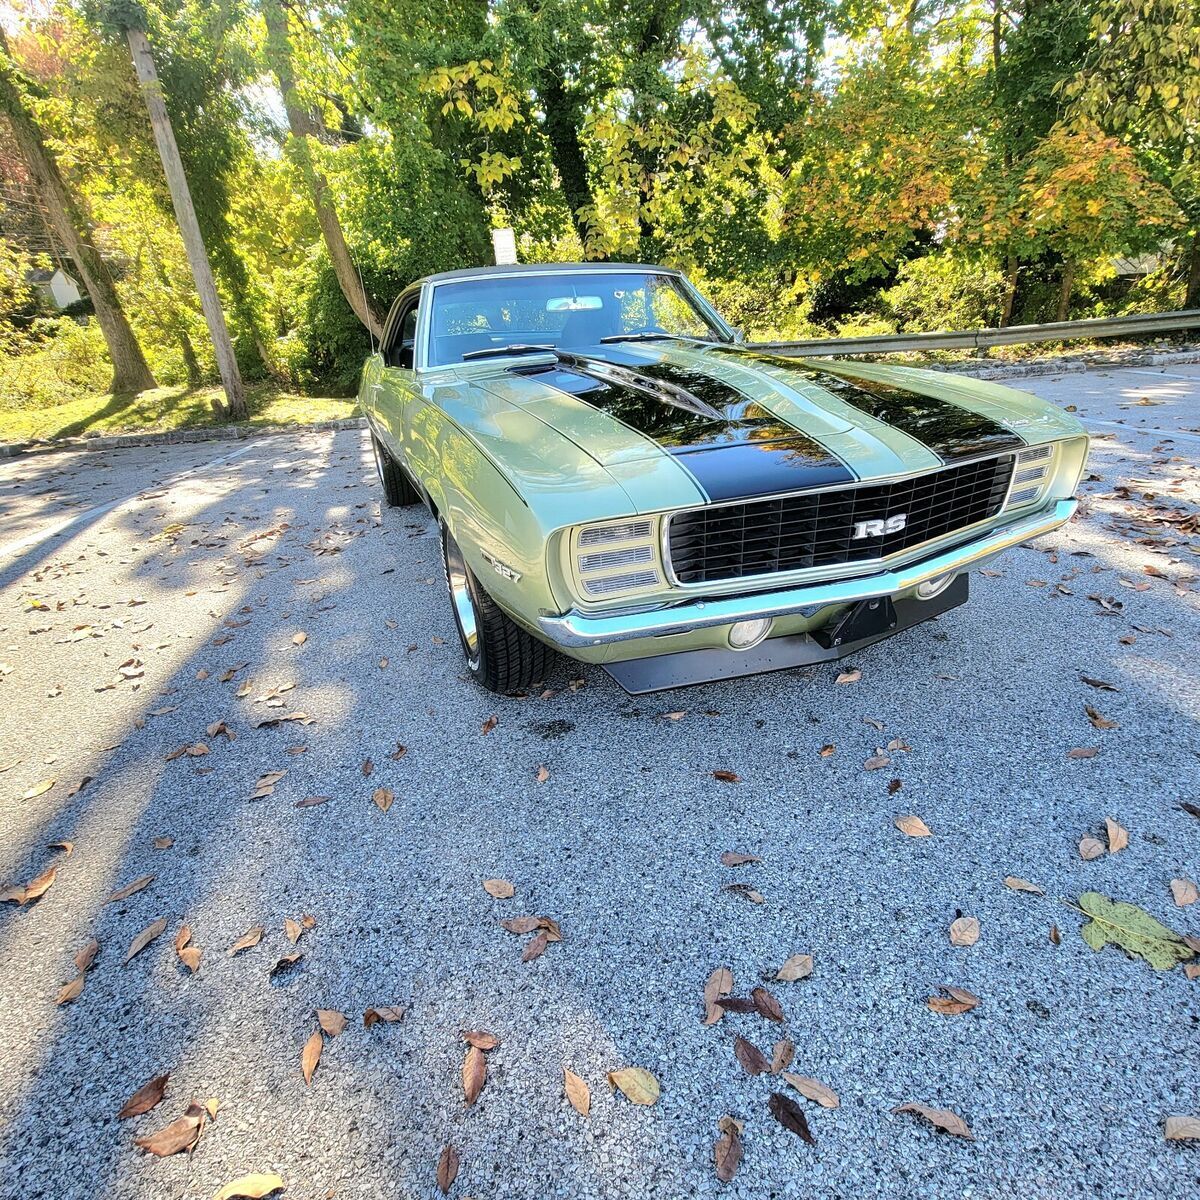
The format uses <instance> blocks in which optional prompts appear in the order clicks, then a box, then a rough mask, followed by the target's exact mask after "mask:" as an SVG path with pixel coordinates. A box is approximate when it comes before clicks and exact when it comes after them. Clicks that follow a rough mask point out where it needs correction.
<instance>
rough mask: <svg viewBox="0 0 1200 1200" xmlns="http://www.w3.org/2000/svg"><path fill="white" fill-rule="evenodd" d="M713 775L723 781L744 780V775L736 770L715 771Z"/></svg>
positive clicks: (737, 781)
mask: <svg viewBox="0 0 1200 1200" xmlns="http://www.w3.org/2000/svg"><path fill="white" fill-rule="evenodd" d="M712 777H713V778H714V779H718V780H720V781H721V782H722V783H741V781H742V777H741V776H740V775H739V774H738V773H737V772H736V771H714V772H713V773H712Z"/></svg>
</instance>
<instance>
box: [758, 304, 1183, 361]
mask: <svg viewBox="0 0 1200 1200" xmlns="http://www.w3.org/2000/svg"><path fill="white" fill-rule="evenodd" d="M1197 326H1200V309H1197V308H1189V309H1185V310H1183V311H1181V312H1169V313H1135V314H1133V315H1132V316H1128V317H1103V318H1100V319H1098V320H1089V321H1051V322H1050V323H1049V324H1046V325H1010V326H1008V328H1006V329H968V330H964V331H962V332H960V333H886V334H875V335H872V336H870V337H856V338H811V339H809V340H808V341H799V342H750V343H748V346H749V348H750V349H752V350H770V351H771V352H772V353H773V354H783V355H789V354H795V355H798V356H804V357H814V358H820V357H824V356H826V355H831V354H898V353H902V352H904V351H910V350H981V349H983V348H984V347H986V346H1016V345H1020V344H1022V343H1025V342H1067V341H1074V340H1075V339H1078V338H1106V337H1129V336H1133V337H1141V336H1143V335H1145V334H1148V333H1171V332H1174V331H1175V330H1179V329H1192V328H1195V327H1197Z"/></svg>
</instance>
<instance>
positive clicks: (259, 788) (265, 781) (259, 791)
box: [250, 769, 287, 800]
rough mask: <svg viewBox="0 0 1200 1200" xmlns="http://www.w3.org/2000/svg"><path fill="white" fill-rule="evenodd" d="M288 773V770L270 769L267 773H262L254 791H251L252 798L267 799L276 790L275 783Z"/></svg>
mask: <svg viewBox="0 0 1200 1200" xmlns="http://www.w3.org/2000/svg"><path fill="white" fill-rule="evenodd" d="M286 774H287V770H286V769H285V770H282V771H268V772H267V773H266V774H265V775H260V776H259V778H258V782H257V783H256V784H255V785H254V791H253V792H251V793H250V799H251V800H265V799H266V798H267V797H268V796H270V795H272V794H273V793H274V791H275V785H276V784H277V783H278V782H279V781H280V780H281V779H282V778H283V777H284V776H285V775H286Z"/></svg>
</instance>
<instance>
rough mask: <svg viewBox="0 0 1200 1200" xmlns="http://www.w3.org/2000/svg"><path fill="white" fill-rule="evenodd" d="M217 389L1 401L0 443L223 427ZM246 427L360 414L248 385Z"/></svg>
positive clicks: (351, 407) (322, 400)
mask: <svg viewBox="0 0 1200 1200" xmlns="http://www.w3.org/2000/svg"><path fill="white" fill-rule="evenodd" d="M214 395H216V396H220V397H221V398H222V399H224V393H223V392H222V391H221V389H220V388H219V387H201V388H192V389H188V388H179V387H174V388H171V387H165V388H155V389H154V390H153V391H149V392H142V393H141V394H140V395H137V396H129V395H115V394H113V393H111V392H110V393H106V394H102V395H97V396H85V397H84V398H83V399H80V400H69V401H68V402H67V403H65V404H56V405H54V406H53V407H52V408H9V407H7V406H6V405H5V404H4V401H3V399H0V441H8V442H29V441H35V440H41V441H53V440H54V439H56V438H66V437H80V436H82V435H85V434H102V433H159V432H165V431H168V430H172V429H204V428H209V427H214V426H218V425H221V424H223V422H221V421H219V420H217V417H216V415H215V414H214V413H213V410H212V397H213V396H214ZM246 405H247V407H248V408H249V409H250V419H249V421H247V422H245V424H247V425H311V424H312V423H313V422H314V421H329V420H337V419H339V418H342V417H352V416H355V415H356V414H357V413H358V405H357V403H356V402H355V401H354V399H352V398H351V399H344V398H338V397H334V396H302V395H300V394H299V393H297V392H289V391H287V390H285V389H283V388H281V387H279V385H278V384H274V383H256V384H249V385H247V387H246Z"/></svg>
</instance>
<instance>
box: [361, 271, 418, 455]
mask: <svg viewBox="0 0 1200 1200" xmlns="http://www.w3.org/2000/svg"><path fill="white" fill-rule="evenodd" d="M419 302H420V292H419V291H413V292H411V293H407V294H405V295H402V296H401V297H400V299H399V300H397V301H396V304H395V307H394V308H393V311H392V313H391V314H390V315H389V317H388V321H387V325H386V326H385V327H384V331H383V341H382V342H381V344H380V347H379V353H380V358H381V359H382V367H381V369H380V371H379V377H378V380H377V382H376V383H375V384H374V397H373V400H372V404H373V408H374V413H375V419H376V425H377V432H378V433H379V435H380V437H381V438H382V439H383V440H384V442H385V443H386V444H387V448H388V450H389V451H390V452H391V454H392V455H393V457H394V458H395V459H396V461H397V462H399V463H401V464H403V465H404V466H406V467H407V465H408V454H407V445H406V444H407V440H408V439H407V430H408V423H409V421H410V420H411V419H412V408H413V405H414V404H415V403H416V402H417V400H418V398H419V396H420V388H419V385H418V383H417V374H416V371H415V369H414V356H415V353H416V341H417V318H418V315H419V311H418V310H419Z"/></svg>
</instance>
